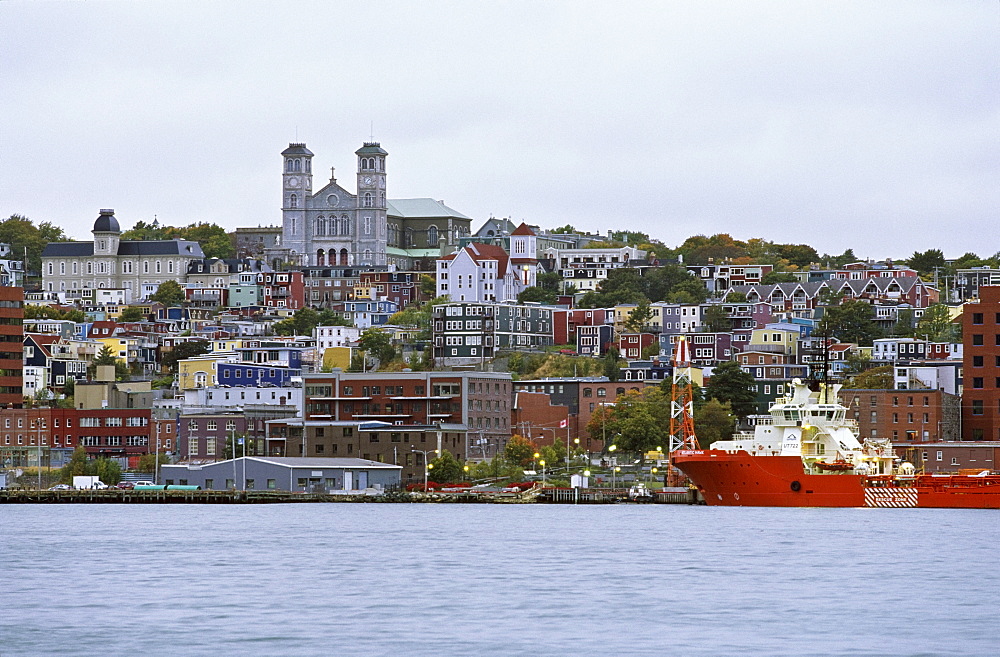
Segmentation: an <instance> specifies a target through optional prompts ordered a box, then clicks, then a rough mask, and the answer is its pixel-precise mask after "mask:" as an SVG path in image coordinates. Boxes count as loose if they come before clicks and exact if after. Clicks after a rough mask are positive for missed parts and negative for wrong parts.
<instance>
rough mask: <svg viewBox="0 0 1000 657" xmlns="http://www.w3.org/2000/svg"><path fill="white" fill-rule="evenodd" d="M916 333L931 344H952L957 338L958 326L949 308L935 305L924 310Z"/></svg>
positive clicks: (939, 304) (938, 304)
mask: <svg viewBox="0 0 1000 657" xmlns="http://www.w3.org/2000/svg"><path fill="white" fill-rule="evenodd" d="M914 333H915V334H916V335H920V336H925V337H926V338H927V339H928V340H930V341H931V342H952V341H954V340H955V339H956V337H957V334H958V325H957V324H956V323H955V322H954V321H953V320H952V317H951V309H950V308H949V307H948V306H946V305H945V304H943V303H935V304H933V305H931V306H929V307H927V308H926V309H925V310H924V314H923V315H922V316H921V317H920V320H919V321H918V322H917V327H916V330H915V331H914Z"/></svg>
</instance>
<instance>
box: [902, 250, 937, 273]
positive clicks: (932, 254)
mask: <svg viewBox="0 0 1000 657" xmlns="http://www.w3.org/2000/svg"><path fill="white" fill-rule="evenodd" d="M906 264H907V265H908V266H909V267H910V268H911V269H915V270H917V273H919V274H921V275H924V276H931V275H933V274H934V270H935V269H936V268H942V269H943V268H944V267H945V265H946V263H945V260H944V253H942V252H941V249H928V250H926V251H924V252H923V253H919V252H917V251H914V252H913V255H912V256H910V259H909V260H907V261H906Z"/></svg>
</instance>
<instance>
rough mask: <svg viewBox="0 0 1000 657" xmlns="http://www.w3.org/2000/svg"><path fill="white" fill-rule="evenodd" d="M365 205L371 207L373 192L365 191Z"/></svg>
mask: <svg viewBox="0 0 1000 657" xmlns="http://www.w3.org/2000/svg"><path fill="white" fill-rule="evenodd" d="M364 206H365V207H366V208H370V207H372V193H371V192H365V202H364Z"/></svg>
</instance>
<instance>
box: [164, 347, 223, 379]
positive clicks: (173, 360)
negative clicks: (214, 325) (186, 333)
mask: <svg viewBox="0 0 1000 657" xmlns="http://www.w3.org/2000/svg"><path fill="white" fill-rule="evenodd" d="M211 350H212V345H211V343H209V342H208V341H207V340H190V341H188V342H181V343H180V344H176V345H174V347H173V349H171V350H170V351H168V352H166V353H165V354H163V355H162V356H161V357H160V366H161V367H162V368H163V369H165V370H168V371H169V372H171V373H173V374H177V361H179V360H184V359H185V358H191V357H193V356H201V355H202V354H207V353H208V352H210V351H211Z"/></svg>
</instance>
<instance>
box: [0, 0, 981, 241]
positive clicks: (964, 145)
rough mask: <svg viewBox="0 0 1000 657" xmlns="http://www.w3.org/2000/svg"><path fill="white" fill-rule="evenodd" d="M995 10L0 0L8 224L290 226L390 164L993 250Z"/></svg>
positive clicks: (602, 206)
mask: <svg viewBox="0 0 1000 657" xmlns="http://www.w3.org/2000/svg"><path fill="white" fill-rule="evenodd" d="M998 35H1000V3H998V2H997V1H996V0H990V1H985V0H984V1H976V0H964V1H956V2H922V1H919V0H906V1H899V2H893V1H879V2H872V1H866V2H847V1H844V2H801V1H795V2H765V1H754V2H733V1H730V2H710V1H704V0H697V1H694V0H693V1H691V2H673V1H669V0H664V1H661V2H595V3H589V2H583V1H574V2H550V1H545V0H535V1H533V2H514V1H504V2H494V3H472V2H436V1H434V0H423V1H421V2H379V1H377V0H376V1H368V2H350V3H343V2H309V1H297V2H294V3H292V2H253V1H247V2H223V1H216V2H211V1H209V2H204V1H198V2H157V1H155V0H147V1H143V2H115V1H96V2H39V1H33V0H7V1H4V2H0V217H3V218H6V217H8V216H10V215H12V214H21V215H24V216H27V217H29V218H31V219H32V220H33V221H36V222H41V221H50V222H52V223H54V224H56V225H58V226H61V227H63V228H64V229H65V230H66V232H67V234H69V235H70V236H72V237H74V238H76V239H89V238H90V234H89V231H90V229H91V227H92V225H93V222H94V220H95V219H96V218H97V216H98V211H99V210H100V209H101V208H114V209H115V212H116V216H117V218H118V220H119V222H120V223H121V225H122V227H123V228H128V227H130V226H132V225H133V224H134V223H135V222H137V221H140V220H142V221H147V222H149V221H152V220H153V218H154V217H156V218H157V219H159V221H160V222H161V223H165V224H169V225H180V226H182V225H188V224H190V223H194V222H202V221H205V222H212V223H216V224H219V225H221V226H223V227H225V228H226V229H227V230H232V229H234V228H236V227H238V226H258V225H277V224H280V219H281V214H280V203H281V156H280V153H281V151H282V150H284V149H285V148H286V147H287V146H288V144H289V143H291V142H304V143H306V144H307V146H308V147H309V149H310V150H311V151H312V152H313V153H314V154H315V157H314V158H313V171H314V174H315V175H314V178H315V179H314V189H319V188H320V187H322V185H323V184H325V182H326V180H327V179H328V172H329V170H330V167H336V176H337V178H338V180H339V181H340V182H341V183H343V184H344V186H345V187H347V188H348V189H351V190H353V189H354V188H355V180H356V179H355V175H354V172H355V170H356V161H355V156H354V151H355V150H357V149H358V148H359V147H360V146H361V145H362V143H363V142H365V141H368V140H370V139H372V138H373V137H374V139H375V140H376V141H378V142H380V143H381V145H382V147H383V148H385V149H386V150H387V151H388V152H389V156H388V159H387V171H388V176H387V188H388V196H389V198H390V199H392V198H416V197H431V198H434V199H438V200H443V201H444V202H445V203H446V204H447V205H448V206H449V207H451V208H453V209H455V210H458V211H459V212H461V213H463V214H465V215H467V216H469V217H471V218H472V219H473V230H475V229H476V228H478V227H479V226H480V225H481V224H482V222H483V221H485V220H486V219H488V218H489V217H490V216H496V217H510V218H511V219H512V220H514V221H515V222H521V221H525V222H527V223H529V224H533V225H539V226H542V227H546V228H548V227H556V226H562V225H565V224H572V225H573V226H575V227H577V228H579V229H581V230H588V231H601V232H604V231H606V230H608V229H615V230H620V229H627V230H638V231H643V232H646V233H648V234H649V235H650V236H651V237H652V238H654V239H658V240H661V241H663V242H664V243H666V244H667V245H668V246H678V245H680V244H681V243H682V242H683V241H684V240H685V239H687V238H688V237H689V236H692V235H713V234H716V233H728V234H730V235H732V236H733V237H734V238H736V239H743V240H745V239H749V238H763V239H766V240H770V241H773V242H780V243H796V244H797V243H805V244H810V245H812V246H813V247H815V248H816V250H817V251H819V252H820V253H821V254H822V253H829V254H839V253H842V252H843V251H844V250H846V249H848V248H852V249H854V252H855V254H856V255H858V256H859V257H867V258H879V259H881V258H885V257H892V258H896V259H900V258H905V257H908V256H910V255H911V254H912V253H913V252H915V251H925V250H927V249H932V248H935V249H941V250H942V251H943V252H944V254H945V256H946V257H952V258H953V257H958V256H960V255H962V254H963V253H965V252H968V251H971V252H974V253H977V254H979V255H980V256H989V255H992V254H994V253H996V252H997V251H1000V240H998V232H997V231H996V228H997V227H998V223H1000V222H998V219H1000V184H998V182H1000V66H998V64H1000V36H998Z"/></svg>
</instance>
